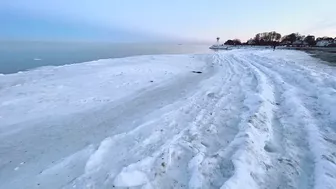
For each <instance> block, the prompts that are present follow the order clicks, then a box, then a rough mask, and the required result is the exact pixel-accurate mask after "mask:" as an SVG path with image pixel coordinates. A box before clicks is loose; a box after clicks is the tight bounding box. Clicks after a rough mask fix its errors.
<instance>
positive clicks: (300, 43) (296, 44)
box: [292, 40, 309, 47]
mask: <svg viewBox="0 0 336 189" xmlns="http://www.w3.org/2000/svg"><path fill="white" fill-rule="evenodd" d="M292 45H293V47H307V46H309V44H308V43H307V42H305V41H302V40H296V41H294V42H293V44H292Z"/></svg>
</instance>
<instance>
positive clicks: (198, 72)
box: [192, 71, 202, 74]
mask: <svg viewBox="0 0 336 189" xmlns="http://www.w3.org/2000/svg"><path fill="white" fill-rule="evenodd" d="M192 73H197V74H201V73H202V72H200V71H192Z"/></svg>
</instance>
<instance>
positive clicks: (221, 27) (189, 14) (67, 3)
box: [0, 0, 336, 42]
mask: <svg viewBox="0 0 336 189" xmlns="http://www.w3.org/2000/svg"><path fill="white" fill-rule="evenodd" d="M335 7H336V0H274V1H271V0H49V1H48V0H0V28H1V29H0V39H56V40H107V41H116V42H124V41H127V42H132V41H135V42H137V41H164V40H168V41H169V40H173V39H177V40H193V41H214V40H215V38H216V37H217V36H219V37H221V39H222V40H225V39H228V38H240V39H242V40H247V39H248V38H250V37H253V36H254V35H255V34H256V33H258V32H264V31H278V32H280V33H281V34H288V33H290V32H300V33H302V34H305V35H307V34H314V35H318V36H325V35H328V36H333V37H336V16H335V11H336V10H335Z"/></svg>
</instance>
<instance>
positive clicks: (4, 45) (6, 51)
mask: <svg viewBox="0 0 336 189" xmlns="http://www.w3.org/2000/svg"><path fill="white" fill-rule="evenodd" d="M208 47H209V46H207V45H189V44H188V45H185V44H113V43H90V42H18V41H15V42H1V41H0V73H1V74H10V73H16V72H18V71H25V70H29V69H33V68H37V67H41V66H48V65H53V66H59V65H65V64H74V63H81V62H87V61H92V60H97V59H107V58H120V57H127V56H136V55H150V54H183V53H202V52H209V51H210V50H209V49H208Z"/></svg>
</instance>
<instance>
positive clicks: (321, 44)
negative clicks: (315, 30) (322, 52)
mask: <svg viewBox="0 0 336 189" xmlns="http://www.w3.org/2000/svg"><path fill="white" fill-rule="evenodd" d="M332 43H333V42H332V41H328V40H321V41H318V42H317V43H316V46H318V47H327V46H328V45H330V44H332Z"/></svg>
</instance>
